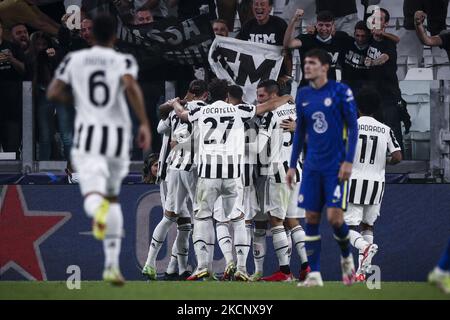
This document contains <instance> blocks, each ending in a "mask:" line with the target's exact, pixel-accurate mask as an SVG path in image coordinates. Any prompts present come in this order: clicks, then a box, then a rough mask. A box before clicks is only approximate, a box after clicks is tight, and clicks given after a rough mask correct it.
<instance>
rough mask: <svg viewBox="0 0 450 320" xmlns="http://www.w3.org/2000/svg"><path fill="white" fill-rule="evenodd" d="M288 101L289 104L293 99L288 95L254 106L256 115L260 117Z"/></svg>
mask: <svg viewBox="0 0 450 320" xmlns="http://www.w3.org/2000/svg"><path fill="white" fill-rule="evenodd" d="M289 101H291V102H293V101H294V98H293V97H292V96H290V95H284V96H281V97H276V98H273V99H270V100H269V101H267V102H264V103H261V104H258V105H257V106H256V114H257V115H261V114H264V113H266V112H269V111H273V110H275V109H276V108H278V107H280V106H282V105H283V104H286V103H288V102H289Z"/></svg>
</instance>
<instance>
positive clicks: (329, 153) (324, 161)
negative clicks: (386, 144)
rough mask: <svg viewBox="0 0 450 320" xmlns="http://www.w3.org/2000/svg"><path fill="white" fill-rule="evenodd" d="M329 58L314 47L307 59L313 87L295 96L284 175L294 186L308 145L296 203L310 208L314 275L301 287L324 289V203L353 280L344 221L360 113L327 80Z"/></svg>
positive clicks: (345, 276)
mask: <svg viewBox="0 0 450 320" xmlns="http://www.w3.org/2000/svg"><path fill="white" fill-rule="evenodd" d="M330 64H331V57H330V55H329V54H328V53H327V52H326V51H324V50H321V49H313V50H311V51H309V52H308V53H307V54H306V55H305V61H304V66H305V78H306V79H307V80H309V81H310V85H309V86H306V87H303V88H301V89H299V91H298V92H297V98H296V105H297V128H296V131H295V136H294V145H293V149H292V156H291V162H290V169H289V171H288V174H287V176H286V182H287V183H288V185H289V186H292V185H293V179H294V177H295V166H296V163H297V161H298V159H299V156H300V152H301V151H302V150H303V147H304V144H305V143H307V146H306V154H305V160H304V164H303V176H302V182H301V187H300V194H299V197H298V205H299V206H300V207H302V208H304V209H305V210H306V225H305V233H306V239H305V240H306V243H305V244H306V251H307V252H308V260H309V263H310V267H311V273H309V274H308V276H307V278H306V280H305V281H304V282H302V283H300V284H299V286H307V287H312V286H323V281H322V277H321V274H320V250H321V238H320V233H319V225H320V217H321V212H322V209H323V207H324V205H326V206H327V218H328V222H329V223H330V224H331V226H332V227H333V230H334V237H335V239H336V240H337V242H338V244H339V246H340V248H341V268H342V280H343V282H344V284H346V285H350V284H352V283H353V281H354V274H355V267H354V262H353V256H352V254H351V253H350V247H349V228H348V226H347V225H346V224H345V222H344V217H343V210H345V209H346V206H347V181H348V179H349V177H350V174H351V171H352V163H353V157H354V155H355V149H356V144H357V139H358V124H357V111H356V105H355V102H354V98H353V93H352V91H351V89H350V88H349V87H348V86H346V85H345V84H342V83H337V82H335V81H333V80H328V78H327V72H328V69H329V67H330Z"/></svg>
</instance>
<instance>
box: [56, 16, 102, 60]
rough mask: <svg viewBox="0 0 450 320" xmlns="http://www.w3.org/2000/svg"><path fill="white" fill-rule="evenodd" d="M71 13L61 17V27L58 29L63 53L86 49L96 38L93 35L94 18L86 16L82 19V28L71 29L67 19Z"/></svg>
mask: <svg viewBox="0 0 450 320" xmlns="http://www.w3.org/2000/svg"><path fill="white" fill-rule="evenodd" d="M69 17H70V14H65V15H64V16H63V17H62V18H61V25H62V26H61V28H60V29H59V31H58V42H59V44H60V48H61V53H62V54H63V55H65V54H67V53H69V52H72V51H77V50H81V49H86V48H89V47H91V46H92V45H93V44H94V41H93V40H94V39H93V37H92V25H93V22H92V19H90V18H84V19H83V20H81V24H80V27H81V28H80V30H79V31H78V30H76V29H75V30H70V29H69V28H68V26H67V20H68V19H69Z"/></svg>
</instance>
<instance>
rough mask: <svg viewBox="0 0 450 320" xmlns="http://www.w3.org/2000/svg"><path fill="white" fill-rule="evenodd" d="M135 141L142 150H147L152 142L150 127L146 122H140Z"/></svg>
mask: <svg viewBox="0 0 450 320" xmlns="http://www.w3.org/2000/svg"><path fill="white" fill-rule="evenodd" d="M137 142H138V146H139V148H141V149H142V150H144V151H145V150H149V149H150V145H151V144H152V134H151V133H150V128H149V126H148V125H147V124H141V125H140V126H139V132H138V136H137Z"/></svg>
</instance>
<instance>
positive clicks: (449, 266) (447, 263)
mask: <svg viewBox="0 0 450 320" xmlns="http://www.w3.org/2000/svg"><path fill="white" fill-rule="evenodd" d="M438 267H439V269H441V270H445V271H450V239H449V240H448V244H447V248H446V249H445V251H444V254H443V255H442V256H441V259H440V260H439V263H438Z"/></svg>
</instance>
